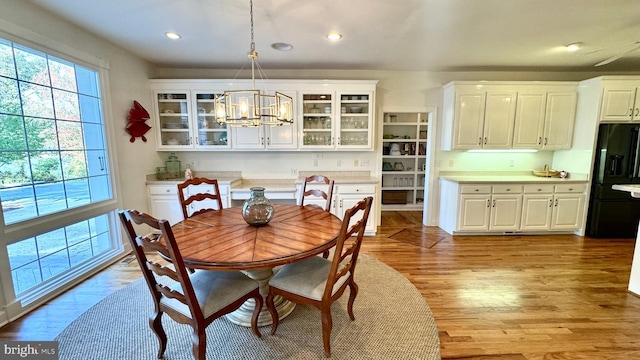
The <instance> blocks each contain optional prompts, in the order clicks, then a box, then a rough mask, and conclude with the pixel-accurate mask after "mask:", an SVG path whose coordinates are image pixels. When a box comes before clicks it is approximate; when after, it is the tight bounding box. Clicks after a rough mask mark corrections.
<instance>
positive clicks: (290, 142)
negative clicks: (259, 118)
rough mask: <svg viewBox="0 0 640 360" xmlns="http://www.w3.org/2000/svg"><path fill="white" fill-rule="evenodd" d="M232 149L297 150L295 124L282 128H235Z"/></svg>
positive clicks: (265, 126) (262, 126)
mask: <svg viewBox="0 0 640 360" xmlns="http://www.w3.org/2000/svg"><path fill="white" fill-rule="evenodd" d="M231 131H232V133H233V141H232V147H233V149H236V150H287V149H288V150H295V149H296V148H297V146H298V144H297V137H296V127H295V124H291V125H282V126H269V125H261V126H258V127H233V128H232V129H231Z"/></svg>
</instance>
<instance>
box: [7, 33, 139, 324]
mask: <svg viewBox="0 0 640 360" xmlns="http://www.w3.org/2000/svg"><path fill="white" fill-rule="evenodd" d="M0 25H1V28H0V37H2V38H4V39H6V40H9V41H12V42H14V43H16V44H20V45H23V46H26V47H29V48H31V49H34V50H37V51H41V52H43V53H46V54H48V55H51V56H55V57H57V58H60V59H63V60H67V61H70V62H73V63H74V64H77V65H80V66H83V67H86V68H88V69H92V70H94V71H96V72H97V73H98V79H99V82H100V94H101V99H102V116H103V123H104V130H105V134H104V135H105V147H106V151H107V154H108V156H107V158H108V161H109V163H108V166H109V177H110V181H111V187H112V189H111V190H112V198H111V199H108V200H104V201H101V202H98V203H93V204H88V205H84V206H81V207H78V208H72V209H67V210H64V211H61V212H56V213H52V214H48V215H44V216H39V217H37V218H33V219H28V220H24V221H20V222H18V223H14V224H8V225H5V222H4V216H3V213H2V211H0V326H2V325H4V324H6V323H7V322H9V321H11V320H14V319H16V318H18V317H20V316H21V315H24V314H25V313H28V312H29V311H31V310H33V309H35V308H36V307H38V306H40V305H41V304H43V303H45V302H46V301H48V300H50V299H52V298H54V297H56V296H58V295H60V294H61V293H63V292H64V291H66V290H67V289H69V288H70V287H72V286H74V285H76V284H78V283H80V282H81V281H83V280H84V279H86V278H88V277H89V276H91V275H93V274H95V273H97V272H99V271H101V270H102V269H104V268H105V267H107V266H109V265H110V264H112V263H113V262H114V261H116V260H117V259H119V258H121V257H122V255H123V254H125V253H127V252H128V251H129V250H130V249H128V247H127V246H125V244H124V243H123V238H122V230H121V227H120V223H119V220H118V216H117V211H118V209H119V208H120V207H121V200H120V190H119V181H118V176H117V171H118V168H117V158H116V153H117V152H116V151H115V148H116V147H115V144H116V143H115V140H114V134H115V126H114V121H113V118H112V116H111V102H110V95H111V92H110V88H109V82H108V79H109V64H108V62H106V61H104V60H102V59H98V58H96V57H93V56H91V55H88V54H85V53H82V52H80V51H78V50H77V49H75V48H72V47H69V46H67V45H65V44H61V43H58V42H56V41H52V40H51V39H47V38H45V37H43V36H41V35H39V34H36V33H34V32H32V31H30V30H27V29H24V28H21V27H18V26H17V25H13V24H10V23H0ZM41 44H46V46H44V45H41ZM102 214H107V215H108V217H109V231H110V234H111V235H112V239H111V241H112V249H111V250H109V251H107V252H105V253H102V254H100V255H99V256H96V257H94V258H92V261H90V262H87V263H85V264H83V265H82V266H78V267H75V268H72V269H69V270H67V271H65V272H63V273H61V274H59V275H56V276H55V277H53V278H51V279H48V280H45V281H43V282H42V283H41V284H40V285H38V286H37V287H35V288H34V289H33V290H31V291H26V292H25V293H23V294H22V295H21V296H20V298H16V294H15V293H14V287H13V279H12V276H11V268H10V265H9V261H8V259H9V258H8V253H7V245H8V244H11V243H14V242H16V241H20V240H22V239H25V238H28V237H32V236H36V235H38V234H42V233H45V232H48V231H52V230H55V229H59V228H62V227H64V226H67V225H70V224H74V223H77V222H79V221H83V220H86V219H89V218H92V217H96V216H99V215H102Z"/></svg>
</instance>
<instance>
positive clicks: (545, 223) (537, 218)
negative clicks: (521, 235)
mask: <svg viewBox="0 0 640 360" xmlns="http://www.w3.org/2000/svg"><path fill="white" fill-rule="evenodd" d="M553 191H554V185H551V184H531V185H525V186H524V195H523V196H522V221H521V223H520V229H522V230H523V231H537V230H541V231H545V230H549V229H550V228H551V213H552V211H553Z"/></svg>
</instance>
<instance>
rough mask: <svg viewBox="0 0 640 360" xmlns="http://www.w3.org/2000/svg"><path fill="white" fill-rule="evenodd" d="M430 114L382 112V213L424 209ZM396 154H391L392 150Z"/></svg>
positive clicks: (431, 114)
mask: <svg viewBox="0 0 640 360" xmlns="http://www.w3.org/2000/svg"><path fill="white" fill-rule="evenodd" d="M432 116H433V113H431V112H415V113H412V112H387V111H385V112H383V118H384V120H383V123H382V135H381V137H382V140H381V141H382V209H383V210H418V209H420V210H421V209H422V208H423V206H424V184H425V169H426V162H427V158H426V151H427V129H428V125H429V121H431V119H432ZM392 147H394V148H398V151H399V153H397V152H396V153H394V154H391V148H392Z"/></svg>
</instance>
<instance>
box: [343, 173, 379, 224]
mask: <svg viewBox="0 0 640 360" xmlns="http://www.w3.org/2000/svg"><path fill="white" fill-rule="evenodd" d="M334 188H335V193H334V196H333V198H334V201H335V213H334V214H335V215H336V216H337V217H339V218H340V219H342V218H344V212H345V211H346V210H347V209H350V208H352V207H353V206H355V205H356V204H357V203H358V202H359V201H360V200H362V199H364V198H366V197H367V196H372V197H374V201H373V202H372V203H371V211H370V212H369V218H368V219H367V226H366V228H365V233H366V234H367V235H375V234H376V231H377V223H376V216H375V214H376V201H375V195H376V185H374V184H338V185H335V186H334ZM359 216H360V215H359ZM360 218H361V216H360V217H358V216H355V217H353V218H352V219H351V221H352V222H353V221H358V220H360Z"/></svg>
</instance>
